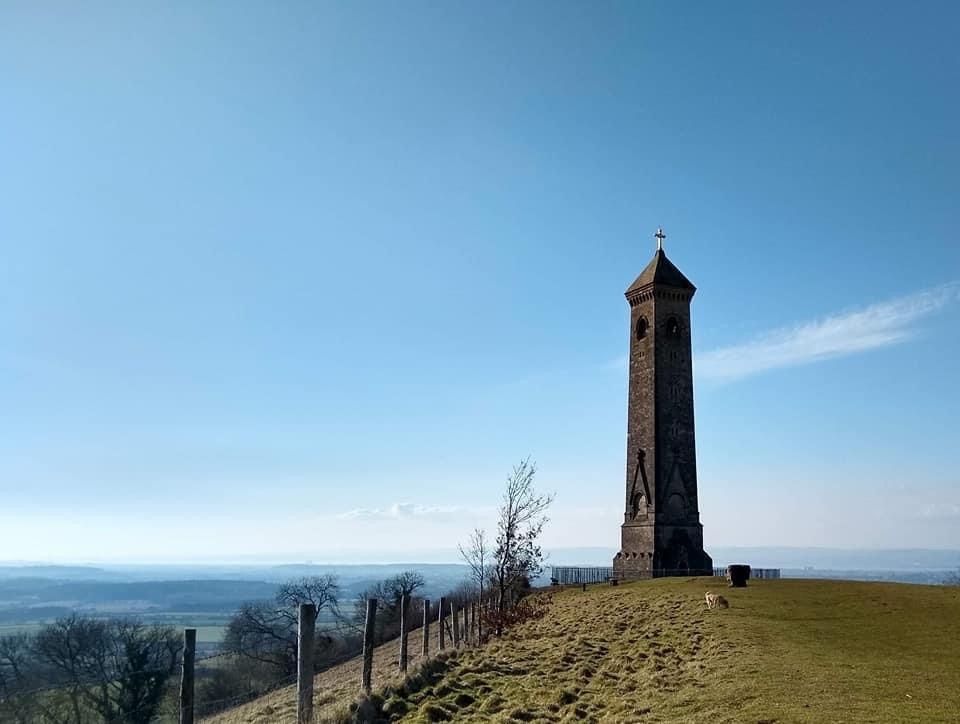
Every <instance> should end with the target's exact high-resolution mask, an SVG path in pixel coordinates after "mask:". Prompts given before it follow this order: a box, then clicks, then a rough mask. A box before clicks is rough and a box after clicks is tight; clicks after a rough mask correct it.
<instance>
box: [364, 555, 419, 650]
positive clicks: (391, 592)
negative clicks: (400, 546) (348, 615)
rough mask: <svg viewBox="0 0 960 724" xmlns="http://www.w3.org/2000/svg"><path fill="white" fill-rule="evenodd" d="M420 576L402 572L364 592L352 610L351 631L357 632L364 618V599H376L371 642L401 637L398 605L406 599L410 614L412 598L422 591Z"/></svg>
mask: <svg viewBox="0 0 960 724" xmlns="http://www.w3.org/2000/svg"><path fill="white" fill-rule="evenodd" d="M424 585H425V582H424V580H423V576H422V575H420V574H419V573H418V572H417V571H403V572H402V573H398V574H397V575H395V576H392V577H391V578H387V579H385V580H383V581H380V582H379V583H376V584H374V585H373V586H371V587H370V588H368V589H366V590H365V591H363V592H362V593H361V594H360V595H359V596H358V597H357V602H356V604H355V606H354V614H353V617H354V623H353V625H352V626H351V628H354V629H356V630H360V627H362V626H363V621H364V618H365V617H366V614H367V599H368V598H376V599H377V600H378V601H379V602H380V605H379V608H378V610H377V618H376V620H375V628H374V638H375V639H376V640H377V641H385V640H386V639H388V638H392V637H394V636H396V635H398V634H399V633H400V603H401V601H402V600H403V597H404V596H406V597H407V601H408V605H409V606H410V607H411V608H410V610H414V609H413V606H414V605H415V603H414V601H415V599H414V594H415V593H416V592H417V591H419V590H420V589H421V588H423V587H424Z"/></svg>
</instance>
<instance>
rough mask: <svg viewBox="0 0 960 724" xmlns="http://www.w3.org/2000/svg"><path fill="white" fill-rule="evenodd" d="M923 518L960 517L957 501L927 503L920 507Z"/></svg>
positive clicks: (959, 506) (959, 507)
mask: <svg viewBox="0 0 960 724" xmlns="http://www.w3.org/2000/svg"><path fill="white" fill-rule="evenodd" d="M920 517H921V518H960V505H958V504H957V503H926V504H924V505H923V506H921V508H920Z"/></svg>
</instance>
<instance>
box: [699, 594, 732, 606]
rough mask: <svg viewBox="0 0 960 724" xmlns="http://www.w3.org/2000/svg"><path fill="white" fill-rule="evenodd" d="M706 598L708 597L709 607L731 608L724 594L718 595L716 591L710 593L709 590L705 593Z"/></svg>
mask: <svg viewBox="0 0 960 724" xmlns="http://www.w3.org/2000/svg"><path fill="white" fill-rule="evenodd" d="M704 598H706V599H707V608H730V604H729V603H728V602H727V599H725V598H724V597H723V596H718V595H717V594H716V593H710V592H709V591H708V592H707V593H706V594H705V595H704Z"/></svg>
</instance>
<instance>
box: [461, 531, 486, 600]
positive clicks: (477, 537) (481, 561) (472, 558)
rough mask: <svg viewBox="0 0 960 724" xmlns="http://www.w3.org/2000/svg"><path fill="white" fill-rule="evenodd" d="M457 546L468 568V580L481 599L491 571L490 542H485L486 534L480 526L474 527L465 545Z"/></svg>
mask: <svg viewBox="0 0 960 724" xmlns="http://www.w3.org/2000/svg"><path fill="white" fill-rule="evenodd" d="M457 547H458V548H459V550H460V557H461V558H463V561H464V563H466V564H467V567H468V568H469V569H470V581H471V583H472V584H473V585H474V586H476V589H477V591H476V592H477V594H478V595H479V597H480V598H481V599H482V598H483V595H484V593H486V590H487V583H488V581H489V580H490V578H491V577H492V573H493V571H492V569H491V566H490V544H489V543H488V542H487V534H486V533H485V532H484V531H483V530H482V529H480V528H474V530H473V533H471V534H470V540H468V541H467V544H466V546H464V545H462V544H461V545H459V546H457Z"/></svg>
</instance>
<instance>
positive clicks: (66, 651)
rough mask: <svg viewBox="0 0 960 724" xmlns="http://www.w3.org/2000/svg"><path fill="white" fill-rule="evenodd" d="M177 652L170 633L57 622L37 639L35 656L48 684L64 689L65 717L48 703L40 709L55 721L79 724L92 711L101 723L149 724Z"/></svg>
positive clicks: (132, 624) (114, 622) (120, 624)
mask: <svg viewBox="0 0 960 724" xmlns="http://www.w3.org/2000/svg"><path fill="white" fill-rule="evenodd" d="M179 651H180V638H179V636H177V634H176V632H175V631H174V630H173V629H172V628H170V627H166V626H147V625H145V624H143V623H141V622H139V621H136V620H134V619H111V620H102V619H93V618H89V617H87V616H82V615H79V614H73V615H71V616H67V617H65V618H62V619H59V620H57V621H56V622H54V623H52V624H49V625H47V626H45V627H44V628H43V629H41V631H40V632H39V633H38V634H37V636H36V639H35V640H34V642H33V652H34V655H35V656H36V658H37V661H38V664H39V665H41V666H45V667H46V668H47V669H48V671H49V673H50V674H51V675H52V676H51V680H52V681H53V682H54V683H62V684H63V692H64V693H65V695H66V699H67V702H68V704H67V707H66V708H67V710H68V713H66V712H65V713H64V714H62V715H56V716H54V715H53V711H52V708H51V705H55V704H56V702H55V701H54V700H53V698H50V697H47V698H43V697H41V698H42V699H43V701H42V702H41V706H42V707H43V708H44V710H45V712H46V714H47V715H48V718H53V719H54V720H55V721H69V722H75V723H76V724H81V722H84V721H86V720H87V718H88V714H87V712H89V711H90V710H92V711H93V712H96V713H97V714H98V715H99V716H100V717H101V719H102V720H103V721H108V722H113V721H118V722H119V721H122V722H129V723H130V724H143V723H145V722H149V721H150V720H151V719H153V718H154V716H155V715H156V713H157V710H158V709H159V707H160V700H161V698H162V696H163V693H164V690H165V688H166V686H167V683H168V681H169V679H170V677H171V676H172V674H173V672H174V670H175V669H176V666H177V662H178V660H179Z"/></svg>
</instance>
